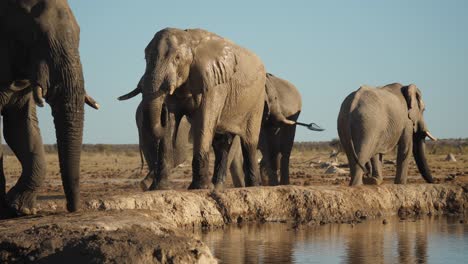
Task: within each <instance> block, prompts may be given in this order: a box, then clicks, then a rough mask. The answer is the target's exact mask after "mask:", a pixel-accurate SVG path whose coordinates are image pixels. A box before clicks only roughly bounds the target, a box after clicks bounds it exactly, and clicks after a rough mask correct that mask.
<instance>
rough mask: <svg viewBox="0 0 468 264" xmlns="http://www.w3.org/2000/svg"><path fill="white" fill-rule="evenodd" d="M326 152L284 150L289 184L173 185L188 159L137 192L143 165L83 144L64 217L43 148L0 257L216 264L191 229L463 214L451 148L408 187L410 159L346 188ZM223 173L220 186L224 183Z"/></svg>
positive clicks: (182, 178)
mask: <svg viewBox="0 0 468 264" xmlns="http://www.w3.org/2000/svg"><path fill="white" fill-rule="evenodd" d="M329 156H330V153H329V152H327V151H322V152H320V151H302V152H299V151H297V150H296V151H294V153H293V155H292V158H291V165H290V172H291V183H292V185H296V186H281V187H258V188H242V189H227V190H225V191H224V192H221V193H220V192H211V191H206V190H200V191H191V192H188V191H183V190H185V189H186V188H187V187H188V185H189V184H190V181H191V166H190V162H186V163H184V164H182V165H181V166H179V167H177V168H176V169H175V170H174V173H173V176H172V179H171V181H172V184H173V187H174V189H175V190H174V191H163V192H142V191H141V190H140V181H141V179H143V177H144V176H145V175H146V172H147V171H146V169H144V170H143V172H140V156H139V154H138V152H137V151H115V152H105V151H104V152H100V153H97V152H86V151H85V152H83V155H82V164H81V168H82V169H81V181H80V184H81V197H82V199H81V200H82V203H83V205H82V210H81V211H80V212H78V213H72V214H68V213H65V209H64V203H65V199H64V195H63V191H62V184H61V180H60V173H59V167H58V160H57V156H56V155H55V154H47V161H48V175H47V178H46V182H45V186H44V188H43V189H42V190H41V191H40V194H39V197H38V200H39V201H38V207H39V208H38V209H39V212H38V215H36V216H27V217H21V218H18V219H9V220H2V221H0V262H2V263H16V262H20V263H64V262H67V263H84V262H86V263H135V262H138V263H140V262H141V263H216V262H217V261H218V260H217V259H216V258H215V257H214V255H213V254H212V253H211V252H210V250H209V248H208V247H207V245H206V244H205V243H203V242H202V241H201V240H200V238H199V237H197V236H193V235H192V234H191V232H190V230H191V229H193V230H195V228H202V229H212V228H219V227H223V226H224V225H226V224H230V223H237V224H242V223H243V222H258V223H263V222H280V223H286V224H289V225H291V226H293V228H296V227H297V226H300V225H308V224H310V225H318V224H320V225H322V224H327V223H350V224H352V225H353V224H354V223H360V222H361V221H364V220H366V219H373V218H378V217H386V216H392V215H395V214H397V215H398V216H399V217H400V218H406V217H410V216H417V215H429V214H430V215H440V214H456V215H459V214H463V213H466V208H467V201H468V199H467V195H466V193H467V190H468V187H467V186H468V185H467V184H466V183H467V182H468V166H467V161H468V155H456V158H457V162H448V161H445V158H446V155H442V154H441V155H430V156H429V163H430V164H431V166H432V168H433V175H434V176H435V177H436V179H437V181H438V182H440V183H449V184H435V185H429V184H413V183H421V182H423V180H422V178H421V177H420V176H419V175H418V173H417V170H416V168H415V165H414V163H412V164H411V170H410V173H409V174H410V178H409V183H410V184H408V185H406V186H403V185H394V184H392V183H391V181H392V180H393V176H392V175H394V173H395V166H394V165H393V164H391V162H389V161H391V160H392V157H390V158H389V159H388V161H387V162H386V164H385V166H384V167H385V169H384V175H385V176H386V177H385V183H384V185H382V186H379V187H375V186H363V187H357V188H349V187H347V186H346V185H347V184H348V181H349V179H348V172H347V168H346V166H345V165H346V164H345V162H346V160H345V157H343V156H341V157H338V160H330V158H329ZM5 161H6V162H5V172H6V175H7V188H10V187H11V186H12V185H13V184H14V183H15V182H16V180H17V178H18V176H19V174H20V173H21V168H20V165H19V163H18V162H17V161H16V158H15V157H14V156H7V157H6V159H5ZM334 163H335V164H334ZM333 166H336V167H333ZM331 168H333V169H331ZM336 170H338V171H339V170H342V171H341V172H340V171H339V172H338V173H337V172H336ZM327 171H335V172H334V173H331V174H329V173H327ZM228 179H229V180H228V183H227V185H228V187H229V186H232V183H231V182H230V177H228ZM450 183H461V184H450ZM299 186H300V187H299ZM461 217H462V218H463V216H461ZM463 221H465V220H463Z"/></svg>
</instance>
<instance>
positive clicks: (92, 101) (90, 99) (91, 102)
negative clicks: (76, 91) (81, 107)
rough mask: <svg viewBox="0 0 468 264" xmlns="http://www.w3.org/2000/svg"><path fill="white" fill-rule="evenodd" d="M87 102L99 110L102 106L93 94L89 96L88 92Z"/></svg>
mask: <svg viewBox="0 0 468 264" xmlns="http://www.w3.org/2000/svg"><path fill="white" fill-rule="evenodd" d="M85 103H86V104H87V105H89V106H91V107H92V108H94V109H96V110H98V109H99V107H101V106H100V105H99V104H98V103H97V102H96V100H94V99H93V98H92V97H91V96H89V95H88V94H86V95H85Z"/></svg>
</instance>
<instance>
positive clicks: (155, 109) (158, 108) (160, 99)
mask: <svg viewBox="0 0 468 264" xmlns="http://www.w3.org/2000/svg"><path fill="white" fill-rule="evenodd" d="M143 101H144V105H143V120H145V122H143V125H144V126H146V127H145V129H146V130H147V131H149V132H150V134H151V136H152V137H153V138H155V139H161V138H162V137H163V133H164V130H163V124H162V122H161V119H162V118H161V115H162V112H163V111H162V110H163V103H164V96H157V97H151V98H144V99H143Z"/></svg>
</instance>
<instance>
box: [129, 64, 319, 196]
mask: <svg viewBox="0 0 468 264" xmlns="http://www.w3.org/2000/svg"><path fill="white" fill-rule="evenodd" d="M265 91H266V94H267V96H266V97H265V101H264V105H265V108H264V112H263V116H262V126H261V130H260V139H259V149H260V151H261V152H262V155H263V158H262V161H261V162H260V168H261V169H260V172H261V175H262V184H263V185H278V183H281V184H288V183H289V171H288V169H289V157H290V153H291V149H292V146H293V143H294V136H295V129H296V126H295V123H296V122H295V121H297V119H298V116H299V113H300V111H301V105H302V102H301V95H300V93H299V91H298V90H297V89H296V87H295V86H294V85H293V84H291V83H290V82H288V81H286V80H283V79H281V78H278V77H276V76H274V75H272V74H270V73H267V74H266V84H265ZM161 115H162V117H163V118H162V119H163V120H167V117H166V115H167V114H166V110H165V109H164V108H163V111H162V114H161ZM285 120H287V122H285ZM148 123H149V122H148V121H147V120H145V119H144V118H143V111H142V105H141V104H140V105H139V106H138V107H137V110H136V124H137V128H138V134H139V145H140V149H141V151H142V153H143V156H144V159H145V160H146V162H147V164H148V167H149V173H148V174H147V176H146V177H145V179H144V180H143V181H142V182H141V186H142V189H143V190H148V189H154V188H155V187H156V186H159V188H161V187H164V189H169V188H170V186H168V185H167V184H168V182H167V181H163V184H164V186H162V185H161V182H160V180H158V179H159V178H158V177H157V176H156V175H158V173H155V172H156V171H157V170H158V165H157V163H156V157H157V155H158V154H157V152H158V150H157V144H155V142H157V139H155V138H152V137H151V134H150V133H148V131H149V130H148V129H147V127H146V124H148ZM169 123H170V122H169ZM291 124H293V125H291ZM168 128H169V129H165V130H164V131H165V132H167V131H168V130H170V127H168ZM312 130H315V131H321V130H322V129H320V128H319V127H317V126H313V127H312ZM189 137H190V124H189V123H188V122H186V121H185V119H182V122H181V123H180V125H179V129H178V133H177V138H176V140H175V141H172V145H171V148H168V149H166V150H165V153H164V155H165V156H166V157H167V160H168V162H169V164H170V165H169V166H170V169H172V168H174V167H176V166H177V165H179V164H181V163H182V162H184V161H185V160H186V159H187V158H188V156H187V155H186V153H187V150H188V149H189V145H190V144H189ZM213 145H214V148H215V149H217V150H219V149H220V148H219V147H218V145H221V147H222V141H221V142H217V141H216V140H215V141H214V142H213ZM279 163H280V164H279ZM164 166H166V167H167V166H168V164H167V163H166V165H164ZM280 166H281V168H282V169H281V170H280V171H281V180H278V173H277V172H278V168H280ZM227 167H228V168H230V172H231V175H232V180H233V184H234V186H235V187H241V186H243V185H244V174H243V169H242V167H243V158H242V152H241V147H240V141H239V139H238V137H236V138H235V139H234V140H233V143H232V147H231V150H230V153H229V155H228V165H227ZM169 174H170V172H169ZM223 181H224V179H223Z"/></svg>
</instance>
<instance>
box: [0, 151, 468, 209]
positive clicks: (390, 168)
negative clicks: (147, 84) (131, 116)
mask: <svg viewBox="0 0 468 264" xmlns="http://www.w3.org/2000/svg"><path fill="white" fill-rule="evenodd" d="M446 156H447V154H438V155H428V159H429V164H430V166H431V169H432V171H433V176H434V177H435V178H436V179H437V182H439V183H444V182H462V183H464V182H468V154H458V155H457V154H455V157H456V160H457V161H456V162H450V161H445V158H446ZM259 157H260V155H259ZM211 158H212V159H213V155H211ZM394 160H395V157H392V156H385V165H384V178H385V180H384V184H391V183H392V182H393V178H394V175H395V165H394V164H392V161H394ZM47 163H48V167H47V171H48V173H47V176H46V180H45V184H44V187H43V188H42V190H41V191H40V194H39V196H38V201H39V210H41V206H42V209H43V210H48V209H54V210H55V209H58V210H59V211H60V209H61V208H48V206H47V204H48V203H49V202H50V204H51V207H56V206H57V204H58V206H59V207H61V206H60V204H64V198H65V197H64V194H63V190H62V184H61V180H60V173H59V165H58V158H57V155H56V154H53V153H51V154H47ZM346 163H347V160H346V157H345V156H344V155H343V154H340V155H339V156H338V159H334V158H330V152H329V151H298V150H294V151H293V153H292V157H291V164H290V179H291V184H292V185H298V186H310V185H312V186H316V185H344V186H345V185H347V184H348V182H349V177H348V168H347V166H346ZM211 164H214V162H213V160H212V162H211ZM333 165H336V167H337V168H338V170H341V172H340V171H338V172H334V173H331V174H329V173H327V170H329V171H330V170H331V171H334V170H333V169H330V168H329V167H330V166H333ZM4 167H5V173H6V176H7V189H9V188H11V186H12V185H13V184H14V183H15V182H16V181H17V179H18V177H19V175H20V173H21V167H20V164H19V163H18V161H17V160H16V157H15V156H10V155H8V156H6V157H5V161H4ZM335 170H336V169H335ZM146 173H147V168H146V166H145V168H144V169H143V171H141V170H140V155H139V153H138V152H137V151H134V150H128V151H116V152H109V151H103V152H86V151H84V152H83V155H82V161H81V180H80V185H81V197H82V200H83V201H84V200H89V199H99V198H104V197H109V196H111V195H118V194H134V193H140V192H141V189H140V181H141V180H142V179H143V178H144V177H145V175H146ZM171 181H172V185H173V188H174V189H175V190H185V189H187V187H188V186H189V184H190V181H191V162H190V161H186V162H185V163H184V164H182V165H180V166H179V167H177V168H176V169H174V173H173V175H172V177H171ZM408 181H409V183H422V182H424V180H423V179H422V177H421V176H420V175H419V173H418V171H417V168H416V165H415V163H414V162H413V161H411V167H410V171H409V180H408ZM232 186H233V185H232V183H231V179H230V177H229V176H228V177H227V187H232ZM60 201H62V202H60Z"/></svg>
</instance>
